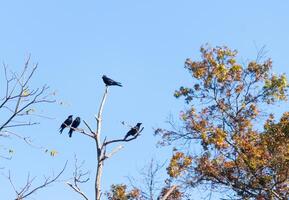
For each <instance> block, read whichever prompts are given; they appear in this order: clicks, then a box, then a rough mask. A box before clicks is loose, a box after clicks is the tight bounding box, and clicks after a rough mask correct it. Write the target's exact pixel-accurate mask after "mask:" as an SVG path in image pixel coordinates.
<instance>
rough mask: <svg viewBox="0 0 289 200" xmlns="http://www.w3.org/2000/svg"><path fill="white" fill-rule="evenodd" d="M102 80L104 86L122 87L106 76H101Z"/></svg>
mask: <svg viewBox="0 0 289 200" xmlns="http://www.w3.org/2000/svg"><path fill="white" fill-rule="evenodd" d="M102 80H103V82H104V83H105V85H106V86H112V85H117V86H120V87H122V85H121V83H120V82H116V81H114V80H112V79H110V78H108V77H107V76H106V75H103V76H102Z"/></svg>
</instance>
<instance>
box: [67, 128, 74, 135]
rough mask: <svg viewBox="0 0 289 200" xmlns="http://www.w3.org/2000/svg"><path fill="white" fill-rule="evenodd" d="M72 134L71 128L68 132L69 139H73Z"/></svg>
mask: <svg viewBox="0 0 289 200" xmlns="http://www.w3.org/2000/svg"><path fill="white" fill-rule="evenodd" d="M72 132H73V129H72V128H71V129H70V130H69V132H68V135H69V137H72Z"/></svg>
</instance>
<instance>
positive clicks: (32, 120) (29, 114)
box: [0, 56, 67, 200]
mask: <svg viewBox="0 0 289 200" xmlns="http://www.w3.org/2000/svg"><path fill="white" fill-rule="evenodd" d="M37 67H38V64H35V65H30V56H29V57H28V59H27V60H26V62H25V65H24V67H23V69H22V70H21V71H20V73H17V72H14V71H12V70H11V69H10V68H9V67H8V66H7V65H6V64H3V71H4V79H2V80H3V82H4V84H3V85H4V87H3V88H1V91H0V115H1V119H0V137H2V138H6V137H15V138H17V139H21V140H23V141H24V142H25V143H26V144H28V145H29V146H32V147H35V148H40V149H43V147H41V146H38V145H35V144H34V143H33V141H32V139H31V138H30V137H28V136H25V135H23V133H18V132H17V131H16V128H18V127H28V126H34V125H37V124H39V122H38V121H37V118H43V117H44V118H48V117H47V116H45V115H40V114H37V112H36V109H37V106H39V105H43V104H46V103H54V102H55V100H54V99H52V97H53V96H54V94H53V93H51V92H49V87H48V86H47V85H43V86H42V87H38V88H37V87H36V88H34V87H31V80H32V77H33V76H34V74H35V72H36V69H37ZM2 80H0V81H2ZM1 85H2V84H1ZM2 89H3V90H2ZM11 151H12V150H11ZM1 158H5V159H11V156H6V155H5V156H2V155H1ZM66 165H67V162H66V163H65V165H64V167H63V168H62V170H60V172H58V173H57V174H52V175H51V176H47V177H44V180H43V181H42V183H40V184H39V185H37V186H33V182H34V181H35V179H36V176H35V177H33V178H31V177H30V174H28V176H27V180H26V183H25V184H24V185H23V186H22V187H19V188H17V187H16V184H15V183H14V182H15V180H13V178H12V175H11V170H9V172H8V175H4V177H5V178H7V180H8V181H9V183H10V185H11V187H12V188H13V190H14V192H15V196H16V197H15V200H23V199H25V198H27V197H30V196H31V195H32V194H34V193H35V192H37V191H39V190H40V189H43V188H45V187H47V186H49V185H51V184H52V183H54V182H56V181H57V180H58V179H59V177H60V176H61V175H62V173H63V172H64V170H65V168H66Z"/></svg>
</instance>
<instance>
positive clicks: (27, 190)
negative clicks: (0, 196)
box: [6, 161, 67, 200]
mask: <svg viewBox="0 0 289 200" xmlns="http://www.w3.org/2000/svg"><path fill="white" fill-rule="evenodd" d="M66 166H67V161H66V162H65V164H64V167H63V168H62V170H61V171H60V172H58V173H57V174H56V175H54V174H53V175H52V176H49V177H45V178H44V180H43V182H42V183H41V184H40V185H38V186H34V187H32V183H33V181H34V180H35V179H36V177H33V178H31V177H30V174H28V176H27V180H26V183H25V185H24V186H22V187H21V188H20V189H17V188H16V186H15V184H14V183H13V180H12V176H11V173H10V171H9V173H8V176H6V178H7V179H8V180H9V182H10V185H11V186H12V188H13V190H14V192H15V195H16V198H15V200H23V199H25V198H27V197H29V196H31V195H32V194H34V193H35V192H37V191H38V190H40V189H43V188H45V187H47V186H49V185H51V184H52V183H54V182H56V181H57V180H58V179H59V177H60V176H61V175H62V173H63V172H64V170H65V168H66Z"/></svg>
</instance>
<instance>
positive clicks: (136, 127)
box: [124, 123, 142, 140]
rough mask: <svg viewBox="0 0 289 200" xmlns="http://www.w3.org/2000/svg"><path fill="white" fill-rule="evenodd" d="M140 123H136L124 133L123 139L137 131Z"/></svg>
mask: <svg viewBox="0 0 289 200" xmlns="http://www.w3.org/2000/svg"><path fill="white" fill-rule="evenodd" d="M141 124H142V123H137V124H136V126H135V127H132V128H131V129H130V130H129V131H128V132H127V134H126V135H125V137H124V140H126V138H128V137H129V136H135V134H137V133H138V132H139V129H140V126H141Z"/></svg>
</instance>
